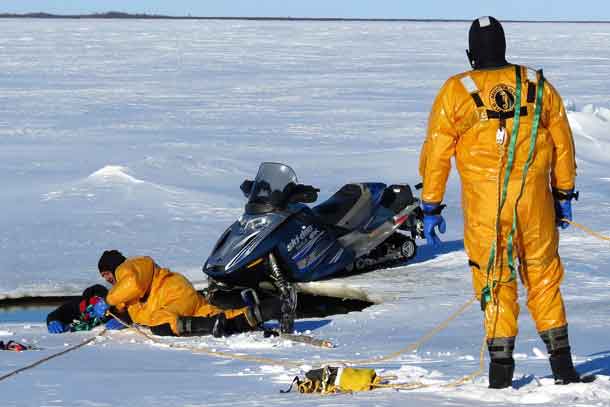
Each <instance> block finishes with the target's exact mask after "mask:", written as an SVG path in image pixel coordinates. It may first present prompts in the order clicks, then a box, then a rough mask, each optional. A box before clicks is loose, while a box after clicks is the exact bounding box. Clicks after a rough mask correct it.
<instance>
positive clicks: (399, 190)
mask: <svg viewBox="0 0 610 407" xmlns="http://www.w3.org/2000/svg"><path fill="white" fill-rule="evenodd" d="M413 203H415V198H414V197H413V192H412V191H411V187H410V186H409V185H407V184H396V185H390V186H389V187H387V188H386V189H385V190H384V191H383V196H382V197H381V202H380V204H381V206H384V207H386V208H388V209H389V210H391V211H392V212H394V213H395V214H398V212H400V211H402V210H403V209H404V208H405V207H406V206H408V205H413Z"/></svg>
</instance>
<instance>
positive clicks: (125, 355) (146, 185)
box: [0, 16, 610, 406]
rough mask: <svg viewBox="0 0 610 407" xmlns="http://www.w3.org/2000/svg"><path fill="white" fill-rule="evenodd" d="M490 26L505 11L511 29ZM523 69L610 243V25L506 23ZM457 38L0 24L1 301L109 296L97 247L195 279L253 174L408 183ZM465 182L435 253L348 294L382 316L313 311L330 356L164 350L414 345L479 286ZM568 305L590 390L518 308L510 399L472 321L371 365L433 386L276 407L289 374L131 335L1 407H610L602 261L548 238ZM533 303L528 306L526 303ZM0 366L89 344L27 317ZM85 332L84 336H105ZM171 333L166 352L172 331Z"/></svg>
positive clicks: (136, 24) (397, 26) (608, 303)
mask: <svg viewBox="0 0 610 407" xmlns="http://www.w3.org/2000/svg"><path fill="white" fill-rule="evenodd" d="M500 17H501V16H500ZM505 30H506V32H507V35H508V49H509V51H508V53H509V56H510V58H509V59H510V60H511V61H512V62H515V63H521V64H527V65H530V66H533V67H543V68H544V70H545V74H546V77H547V78H548V79H549V80H550V81H551V82H552V83H553V84H554V85H555V87H556V88H557V89H558V90H559V91H560V93H561V94H562V96H564V98H565V99H566V101H567V105H568V107H569V109H570V112H569V119H570V123H571V125H572V129H573V131H574V136H575V142H576V148H577V157H578V165H579V177H578V180H577V183H578V189H579V190H580V191H581V201H579V202H577V203H576V204H575V205H574V211H575V220H576V221H578V222H581V223H583V224H585V225H587V226H589V227H591V228H593V229H595V230H597V231H599V232H602V233H604V234H606V235H610V172H609V171H608V169H609V163H610V132H609V130H608V124H609V123H610V110H609V108H610V81H609V80H608V79H609V73H610V24H608V25H603V24H602V25H600V24H515V23H513V24H505ZM467 32H468V24H466V23H380V22H378V23H372V22H371V23H364V22H358V23H356V22H354V23H346V22H340V23H339V22H337V23H329V22H324V23H322V22H292V23H291V22H254V21H252V22H245V21H137V20H129V21H125V20H109V21H101V20H61V21H51V20H0V113H1V114H0V180H1V182H2V188H0V211H2V216H1V217H0V298H6V297H20V296H24V295H61V294H66V295H67V294H77V293H79V292H80V291H82V289H83V288H85V287H86V286H88V285H91V284H92V283H95V282H100V278H99V276H98V274H97V270H96V268H97V267H96V266H97V260H98V258H99V255H100V254H101V252H102V251H103V250H104V249H109V248H118V249H120V250H122V251H123V252H124V253H125V254H126V255H151V256H152V257H154V258H155V259H156V260H157V262H158V263H159V264H162V265H164V266H168V267H170V268H171V269H173V270H175V271H179V272H183V273H185V274H186V275H187V276H188V277H189V278H190V279H191V280H193V281H195V282H197V283H199V284H204V281H205V279H204V276H203V274H202V273H201V271H200V269H201V265H202V263H203V261H204V259H205V258H206V257H207V255H208V253H209V251H210V249H211V248H212V245H213V244H214V242H215V240H216V237H217V236H219V234H220V233H221V232H222V230H223V229H224V227H226V226H227V225H228V224H229V223H230V222H232V221H233V220H234V219H235V218H236V217H237V216H239V214H240V213H241V208H242V205H243V201H242V198H241V192H240V191H239V185H240V183H241V181H242V180H243V179H245V178H247V177H252V176H253V175H254V173H255V171H256V169H257V167H258V164H259V162H261V161H282V162H285V163H287V164H290V165H291V166H293V168H294V169H295V170H296V171H297V174H299V176H300V179H301V181H302V182H305V183H308V184H314V185H316V186H318V187H319V188H321V190H322V192H321V199H324V198H326V197H328V196H330V195H331V194H332V193H333V192H334V191H335V190H336V189H338V188H339V187H340V186H341V185H343V184H344V183H346V182H348V181H382V182H387V183H395V182H409V183H411V184H415V183H417V182H419V179H418V175H417V159H418V153H419V148H420V145H421V143H422V141H423V138H424V135H425V127H426V119H427V114H428V111H429V109H430V106H431V104H432V100H433V98H434V96H435V94H436V92H437V91H438V89H439V87H440V86H441V84H442V83H443V81H444V80H445V79H446V78H447V77H448V76H450V75H452V74H455V73H457V72H460V71H463V70H466V69H467V68H468V65H467V60H466V57H465V55H464V49H465V48H466V46H467ZM457 181H458V180H457V177H456V176H455V174H454V176H453V177H452V178H451V180H450V185H449V188H448V194H447V197H446V203H447V204H448V208H447V210H446V211H445V213H446V215H447V216H446V217H447V220H448V228H449V230H448V233H447V234H446V235H444V236H442V237H443V239H444V241H445V242H446V244H445V245H444V247H443V249H442V250H441V251H440V252H434V251H432V250H429V249H428V248H427V247H422V248H421V250H420V253H419V255H418V258H417V259H416V260H415V261H414V262H412V263H411V264H409V265H408V266H406V267H402V268H395V269H389V270H380V271H376V272H373V273H369V274H364V275H359V276H356V277H352V278H349V279H348V280H346V281H343V282H342V283H344V284H348V285H350V286H352V287H357V288H360V289H363V290H365V291H366V292H367V293H369V294H370V296H372V297H374V298H376V299H377V300H378V301H380V303H379V304H377V305H375V306H372V307H370V308H367V309H365V310H364V311H363V312H359V313H350V314H347V315H338V316H333V317H327V318H323V319H313V320H303V321H299V322H298V324H297V329H299V330H301V331H311V334H312V335H314V336H318V337H322V338H328V339H331V340H333V341H334V342H335V343H336V345H337V347H336V348H335V349H332V350H324V349H318V348H312V347H310V346H306V345H297V344H294V343H287V342H284V341H282V340H279V339H264V338H263V337H262V334H260V333H257V334H247V335H246V334H244V335H238V336H236V337H231V338H227V339H214V338H199V339H188V340H187V339H173V341H174V342H178V343H186V344H190V345H192V346H194V347H208V346H209V347H211V348H214V349H217V350H222V351H233V352H241V353H246V354H252V355H258V356H262V357H268V358H277V359H284V360H295V361H300V362H302V363H303V365H316V364H317V363H319V362H320V361H323V360H329V359H330V360H334V359H358V358H369V357H373V356H377V355H385V354H388V353H391V352H393V351H395V350H397V349H400V348H402V347H404V346H406V345H407V344H409V343H411V342H414V341H416V340H417V339H418V338H420V337H421V336H422V335H423V334H425V333H426V332H427V331H428V330H429V329H431V328H433V327H434V326H435V325H436V324H438V323H439V322H441V321H442V320H443V319H445V318H446V317H447V316H448V315H449V314H450V313H451V312H452V311H453V310H455V309H457V307H459V306H460V305H461V304H463V303H464V302H465V301H466V300H467V299H468V298H469V297H470V296H471V295H472V289H471V283H470V275H469V270H468V267H467V264H466V256H465V254H464V252H463V244H462V224H461V210H460V208H459V203H460V198H459V188H458V182H457ZM561 235H562V241H561V248H560V253H561V255H562V258H563V260H564V263H565V265H566V269H567V273H566V277H565V281H564V284H563V293H564V295H565V301H566V305H567V309H568V318H569V321H570V332H571V340H572V344H573V350H574V354H575V360H576V362H577V365H578V366H577V367H578V369H579V370H580V371H581V372H595V373H597V374H599V375H600V377H599V379H598V380H597V381H596V382H595V383H593V384H589V385H584V384H578V385H570V386H566V387H557V386H553V385H552V384H551V383H552V380H551V379H550V378H549V376H548V375H549V368H548V360H546V358H545V355H544V353H545V352H544V344H543V343H542V341H541V340H540V339H539V338H538V336H537V334H536V331H535V329H534V327H533V324H532V322H531V319H530V317H529V315H527V310H526V307H525V302H524V301H523V300H522V305H523V307H522V310H523V315H522V318H521V321H520V322H521V331H520V335H519V338H518V341H517V349H516V353H517V354H516V359H517V369H516V374H515V381H514V383H513V388H512V389H508V390H502V391H490V390H488V389H487V382H486V378H485V376H483V377H480V378H479V379H477V380H476V381H475V382H474V383H468V384H466V385H464V386H461V387H458V388H455V389H453V388H446V387H443V384H446V383H449V382H451V381H453V380H455V379H458V378H459V377H461V376H462V375H465V374H469V373H471V372H473V371H475V370H476V369H477V366H478V351H479V347H480V343H481V340H482V328H481V313H480V311H479V310H478V307H477V306H476V305H475V306H473V307H472V308H471V309H470V310H469V311H468V312H467V313H466V314H465V315H463V316H462V317H460V318H459V319H457V320H456V321H455V322H453V323H452V325H451V326H450V328H449V329H448V330H446V331H443V332H442V333H441V334H439V335H438V336H436V337H435V338H433V339H432V340H431V341H429V342H428V343H426V344H425V345H424V346H423V347H422V348H421V349H420V350H419V351H417V352H413V353H410V354H408V355H403V356H401V357H400V358H398V359H396V360H394V361H391V362H387V363H384V364H382V365H378V366H375V367H376V368H377V369H378V371H379V372H381V373H383V374H384V375H396V376H398V381H399V382H410V381H420V382H423V383H428V384H432V386H431V387H428V388H425V389H421V390H413V391H393V390H376V391H374V392H370V393H366V394H364V393H362V394H358V395H338V396H327V397H322V398H320V397H318V396H303V395H299V394H298V393H290V394H280V393H279V390H280V389H285V388H287V387H288V384H289V382H290V381H291V379H292V377H293V376H294V375H295V374H297V373H299V370H298V369H289V368H283V367H277V366H275V367H274V366H271V365H269V364H263V365H259V364H255V363H248V362H238V361H228V360H223V359H215V358H211V357H208V356H205V355H202V354H193V353H191V352H188V351H178V350H175V349H169V348H168V347H163V346H158V345H154V344H151V343H149V342H147V341H146V340H143V339H142V338H141V337H138V336H136V335H134V334H133V333H130V332H125V331H122V332H114V333H112V334H110V335H108V336H107V337H104V338H102V339H100V340H98V341H96V342H95V343H94V344H91V345H88V346H86V347H85V348H83V349H81V350H78V351H75V352H73V353H69V354H67V355H65V356H63V357H61V358H59V359H55V360H53V361H50V362H48V363H47V364H44V365H42V366H40V367H37V368H35V369H33V370H29V371H27V372H25V373H22V374H19V375H17V376H16V377H12V378H10V379H8V380H7V381H4V382H1V383H0V387H1V392H0V400H1V403H0V404H1V405H2V406H119V405H120V406H177V405H184V406H227V405H231V406H241V405H248V406H250V405H311V406H318V405H324V406H342V405H345V406H348V405H349V406H352V405H366V406H369V405H376V406H390V405H395V406H421V405H426V406H447V405H477V406H478V405H524V404H536V405H548V406H555V405H566V406H568V405H569V406H576V405H578V406H583V405H595V406H602V405H604V406H609V405H610V381H609V376H610V342H609V341H608V330H609V329H610V275H609V273H608V271H609V270H610V246H609V244H608V242H602V241H600V240H597V239H595V238H593V237H591V236H589V235H586V234H584V233H583V232H581V231H579V230H575V229H573V228H570V229H568V230H567V231H563V232H562V233H561ZM522 297H523V296H522ZM2 321H3V319H2V314H1V313H0V340H5V341H6V340H9V339H15V340H20V341H27V342H28V343H33V344H37V345H38V346H40V347H41V348H43V350H41V351H32V352H23V353H11V352H2V354H1V357H0V375H1V374H4V373H7V372H9V371H12V370H14V369H16V368H18V367H21V366H24V365H26V364H28V363H30V362H33V361H35V360H37V359H40V358H42V357H44V356H47V355H49V354H51V353H54V352H58V351H60V350H62V349H65V347H66V346H68V345H73V344H77V343H79V342H81V341H82V340H84V339H86V338H88V337H89V335H91V333H82V334H81V333H79V334H66V335H49V334H47V333H46V327H45V326H44V323H43V321H40V323H33V324H31V323H28V324H24V323H14V322H12V323H8V322H2ZM94 333H95V332H94ZM168 341H171V340H168Z"/></svg>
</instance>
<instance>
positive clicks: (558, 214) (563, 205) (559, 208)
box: [553, 188, 578, 229]
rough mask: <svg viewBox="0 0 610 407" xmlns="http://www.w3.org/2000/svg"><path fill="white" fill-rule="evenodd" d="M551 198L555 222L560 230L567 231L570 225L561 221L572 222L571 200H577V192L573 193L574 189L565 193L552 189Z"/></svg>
mask: <svg viewBox="0 0 610 407" xmlns="http://www.w3.org/2000/svg"><path fill="white" fill-rule="evenodd" d="M553 197H554V198H555V222H556V224H557V226H559V227H560V228H562V229H567V228H568V227H569V226H570V224H569V223H568V222H564V221H561V219H567V220H570V221H571V220H572V199H576V200H578V192H574V188H572V189H569V190H565V191H562V190H559V189H553Z"/></svg>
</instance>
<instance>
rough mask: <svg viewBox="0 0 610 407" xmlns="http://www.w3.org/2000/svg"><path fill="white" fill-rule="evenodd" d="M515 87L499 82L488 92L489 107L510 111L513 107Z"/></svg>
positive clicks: (498, 110) (497, 110)
mask: <svg viewBox="0 0 610 407" xmlns="http://www.w3.org/2000/svg"><path fill="white" fill-rule="evenodd" d="M515 99H516V96H515V88H513V87H510V86H508V85H504V84H500V85H498V86H496V87H494V88H493V89H492V90H491V93H490V94H489V100H490V101H491V107H492V109H493V110H495V111H496V112H510V111H511V110H513V109H514V107H515Z"/></svg>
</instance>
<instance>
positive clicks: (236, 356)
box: [108, 311, 303, 368]
mask: <svg viewBox="0 0 610 407" xmlns="http://www.w3.org/2000/svg"><path fill="white" fill-rule="evenodd" d="M108 315H110V316H111V317H113V318H114V319H116V320H117V321H119V322H120V323H121V324H123V325H124V326H126V327H127V328H129V329H131V330H133V331H135V332H136V333H138V334H139V335H141V336H143V337H145V338H146V339H148V340H150V341H152V342H154V343H156V344H158V345H164V346H169V347H170V348H174V349H185V350H190V351H192V352H194V353H203V354H206V355H209V356H214V357H218V358H223V359H235V360H242V361H246V362H255V363H261V364H270V365H277V366H284V367H291V368H299V367H300V366H301V365H302V364H303V363H297V362H291V361H286V360H278V359H271V358H264V357H257V356H251V355H245V354H236V353H228V352H222V351H216V350H213V349H210V348H209V347H207V348H197V347H194V346H189V345H186V344H179V343H167V342H164V341H160V340H158V339H157V338H155V337H154V336H152V335H149V334H147V333H146V332H144V331H142V330H141V329H139V328H138V327H137V326H135V325H133V324H130V323H128V322H125V321H123V320H122V319H121V318H119V317H118V316H116V315H115V314H113V313H112V312H110V311H108Z"/></svg>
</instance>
